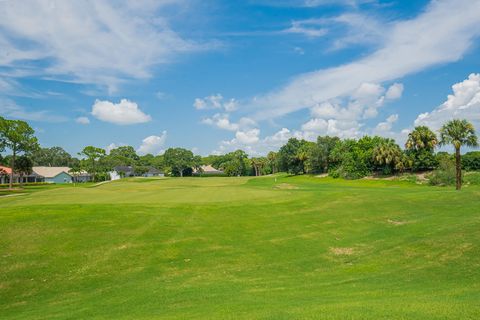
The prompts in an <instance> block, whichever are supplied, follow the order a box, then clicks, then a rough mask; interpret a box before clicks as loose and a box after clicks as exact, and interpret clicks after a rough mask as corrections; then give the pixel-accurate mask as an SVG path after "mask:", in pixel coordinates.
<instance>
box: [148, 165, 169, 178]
mask: <svg viewBox="0 0 480 320" xmlns="http://www.w3.org/2000/svg"><path fill="white" fill-rule="evenodd" d="M142 176H143V177H164V176H165V174H164V173H163V172H162V171H160V170H158V169H157V168H155V167H148V171H147V172H145V173H144V174H142Z"/></svg>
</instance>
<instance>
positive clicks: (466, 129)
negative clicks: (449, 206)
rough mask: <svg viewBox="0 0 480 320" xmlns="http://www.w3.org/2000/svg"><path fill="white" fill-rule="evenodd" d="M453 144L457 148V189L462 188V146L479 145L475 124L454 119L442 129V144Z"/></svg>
mask: <svg viewBox="0 0 480 320" xmlns="http://www.w3.org/2000/svg"><path fill="white" fill-rule="evenodd" d="M447 144H451V145H453V146H454V148H455V170H456V189H457V190H460V189H461V188H462V160H461V155H460V148H461V147H462V146H468V147H477V146H478V139H477V135H476V134H475V128H474V127H473V124H471V123H470V122H468V121H467V120H460V119H454V120H451V121H449V122H447V123H445V124H444V125H443V126H442V128H441V129H440V145H447Z"/></svg>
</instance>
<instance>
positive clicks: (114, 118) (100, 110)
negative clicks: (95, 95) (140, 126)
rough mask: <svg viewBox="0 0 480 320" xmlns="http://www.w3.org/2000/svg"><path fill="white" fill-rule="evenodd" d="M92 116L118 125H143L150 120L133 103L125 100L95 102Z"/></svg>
mask: <svg viewBox="0 0 480 320" xmlns="http://www.w3.org/2000/svg"><path fill="white" fill-rule="evenodd" d="M92 115H93V116H94V117H95V118H97V119H99V120H102V121H105V122H110V123H114V124H119V125H129V124H137V123H144V122H149V121H150V120H151V119H152V118H151V117H150V116H149V115H148V114H145V113H143V112H142V110H140V108H139V107H138V105H137V104H136V103H135V102H133V101H129V100H127V99H122V100H120V102H119V103H113V102H110V101H102V100H95V103H94V104H93V106H92Z"/></svg>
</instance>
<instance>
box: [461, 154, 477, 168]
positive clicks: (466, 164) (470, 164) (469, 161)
mask: <svg viewBox="0 0 480 320" xmlns="http://www.w3.org/2000/svg"><path fill="white" fill-rule="evenodd" d="M462 168H463V169H465V170H467V171H477V170H480V151H472V152H467V153H465V154H464V155H463V156H462Z"/></svg>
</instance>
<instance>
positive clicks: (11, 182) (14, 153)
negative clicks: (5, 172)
mask: <svg viewBox="0 0 480 320" xmlns="http://www.w3.org/2000/svg"><path fill="white" fill-rule="evenodd" d="M12 151H13V155H12V161H11V162H10V166H11V167H12V172H10V182H9V185H8V188H9V189H13V172H14V171H15V170H14V168H15V156H16V155H17V150H15V147H13V150H12Z"/></svg>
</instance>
